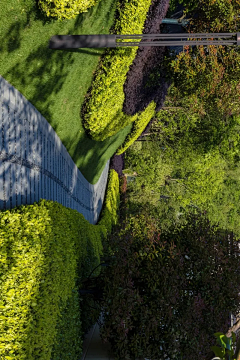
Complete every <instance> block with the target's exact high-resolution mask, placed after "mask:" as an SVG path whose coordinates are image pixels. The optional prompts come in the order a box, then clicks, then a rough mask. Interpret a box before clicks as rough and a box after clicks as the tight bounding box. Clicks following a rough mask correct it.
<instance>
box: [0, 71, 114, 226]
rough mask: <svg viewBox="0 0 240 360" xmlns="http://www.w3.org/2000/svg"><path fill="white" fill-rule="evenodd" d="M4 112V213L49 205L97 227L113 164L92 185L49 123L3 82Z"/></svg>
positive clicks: (0, 133) (0, 117)
mask: <svg viewBox="0 0 240 360" xmlns="http://www.w3.org/2000/svg"><path fill="white" fill-rule="evenodd" d="M0 106H1V114H0V211H1V210H9V209H12V208H14V207H16V206H19V205H31V204H33V203H34V202H38V201H40V199H46V200H52V201H57V202H58V203H60V204H62V205H63V206H66V207H69V208H71V209H73V210H77V211H78V212H79V213H81V214H83V216H84V217H85V219H86V220H88V221H89V222H90V223H91V224H96V223H97V221H98V218H99V215H100V211H101V209H102V204H103V201H104V196H105V190H106V185H107V180H108V170H109V163H110V160H108V162H107V164H106V166H105V168H104V170H103V172H102V174H101V177H100V179H99V181H98V182H97V184H95V185H92V184H90V183H89V182H88V181H87V180H86V179H85V178H84V176H83V175H82V173H81V172H80V171H79V170H78V168H77V166H76V165H75V163H74V162H73V160H72V158H71V156H70V155H69V153H68V152H67V150H66V148H65V146H64V145H63V144H62V142H61V140H60V139H59V137H58V136H57V134H56V133H55V131H54V130H53V128H52V127H51V125H50V124H49V123H48V122H47V120H46V119H45V118H44V117H43V116H42V115H41V114H40V113H39V112H38V110H37V109H36V108H35V107H34V106H33V105H32V104H31V103H30V102H29V101H28V100H27V99H26V98H25V97H24V96H23V95H22V94H21V93H20V92H19V91H17V90H16V89H15V88H14V87H13V86H11V85H10V84H9V83H8V82H7V81H6V80H5V79H4V78H3V77H2V76H0Z"/></svg>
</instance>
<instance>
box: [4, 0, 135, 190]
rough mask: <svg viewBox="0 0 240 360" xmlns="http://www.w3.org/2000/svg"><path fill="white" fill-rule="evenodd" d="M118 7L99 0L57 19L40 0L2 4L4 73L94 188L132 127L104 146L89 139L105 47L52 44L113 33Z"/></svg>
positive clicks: (110, 0)
mask: <svg viewBox="0 0 240 360" xmlns="http://www.w3.org/2000/svg"><path fill="white" fill-rule="evenodd" d="M116 5H117V1H116V0H99V2H98V4H97V5H95V6H94V7H92V8H90V9H89V10H88V12H87V13H82V14H80V15H79V16H78V17H77V18H76V19H72V20H64V21H57V20H49V19H47V18H45V17H44V16H43V15H42V14H41V12H40V11H39V10H38V6H37V1H36V0H17V1H16V0H8V1H3V2H1V3H0V22H1V31H0V75H1V76H3V77H4V78H5V79H6V80H7V81H8V82H9V83H10V84H11V85H13V86H14V87H16V88H17V89H18V90H19V91H20V92H21V93H22V94H23V95H24V96H25V97H26V98H27V99H28V100H29V101H30V102H31V103H32V104H33V105H34V106H35V107H36V108H37V110H38V111H39V112H40V113H41V114H42V115H43V116H44V117H45V118H46V120H47V121H48V122H49V123H50V124H51V126H52V127H53V128H54V130H55V131H56V133H57V135H58V136H59V138H60V139H61V141H62V142H63V144H64V146H65V147H66V149H67V150H68V152H69V154H70V156H71V157H72V159H73V161H74V162H75V164H76V165H77V166H78V168H79V170H80V171H81V172H82V174H83V175H84V176H85V178H86V179H87V180H88V181H89V182H90V183H92V184H95V183H96V182H97V181H98V179H99V177H100V175H101V173H102V171H103V169H104V167H105V164H106V162H107V160H108V159H109V158H110V157H111V156H112V155H113V154H114V153H115V151H116V149H117V148H118V147H119V146H120V145H121V144H122V143H123V141H124V139H125V137H126V136H127V134H128V133H129V132H130V130H131V127H132V125H129V126H128V127H126V128H125V129H123V130H122V131H120V132H119V133H118V134H116V135H115V136H112V137H111V138H109V139H106V140H105V141H103V142H97V141H93V140H91V139H90V138H88V137H87V135H86V134H85V132H84V129H83V126H82V119H81V107H82V104H83V102H84V97H85V95H86V94H87V92H88V90H89V88H90V85H91V81H92V78H93V73H94V71H95V69H96V68H97V65H98V62H99V59H100V56H101V55H102V54H103V53H104V52H105V49H76V50H69V51H66V50H51V49H48V41H49V39H50V38H51V36H53V35H68V34H72V35H75V34H79V35H81V34H108V33H109V29H110V28H111V27H112V26H113V24H114V16H115V10H116Z"/></svg>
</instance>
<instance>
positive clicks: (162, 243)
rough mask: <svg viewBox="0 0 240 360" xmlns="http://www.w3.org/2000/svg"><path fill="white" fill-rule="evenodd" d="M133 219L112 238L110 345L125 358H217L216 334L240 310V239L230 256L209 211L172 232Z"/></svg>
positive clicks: (107, 276) (107, 283)
mask: <svg viewBox="0 0 240 360" xmlns="http://www.w3.org/2000/svg"><path fill="white" fill-rule="evenodd" d="M125 221H126V223H125V226H124V227H122V229H121V228H117V227H116V228H115V230H114V231H113V232H112V235H111V236H110V237H109V239H108V240H109V245H110V246H111V248H112V249H114V250H115V256H116V257H115V259H114V261H113V262H112V264H111V266H108V267H107V268H106V270H105V271H104V276H102V277H101V280H99V286H102V288H103V302H102V303H101V305H102V309H103V315H104V323H103V324H101V326H100V336H101V338H102V340H103V341H104V342H106V341H109V342H110V344H111V346H112V350H113V352H114V356H115V359H117V360H120V359H121V360H122V359H126V360H127V359H136V358H140V357H145V358H148V359H151V360H154V359H164V358H165V355H164V354H166V355H167V357H169V358H170V359H175V358H176V359H184V360H192V359H195V358H196V359H198V360H208V359H209V360H210V359H211V358H212V357H214V353H213V352H212V351H211V350H210V347H211V346H214V345H216V340H215V337H214V333H216V332H219V331H220V332H224V333H226V332H227V330H228V328H229V327H230V323H229V313H230V312H232V313H233V314H236V313H237V311H238V310H239V309H238V308H239V296H238V293H239V289H238V287H239V283H240V266H239V256H235V254H236V253H237V251H238V247H237V242H236V241H235V238H234V237H233V242H232V243H233V245H232V247H231V252H230V254H229V249H230V247H229V245H228V236H229V234H228V233H227V232H226V231H225V232H224V231H222V230H221V229H218V228H217V227H216V226H211V224H210V222H209V220H208V219H207V217H206V215H205V214H202V213H197V214H196V213H194V214H193V213H189V214H188V215H187V221H186V223H185V225H181V227H180V225H179V227H172V228H170V229H169V230H168V232H166V233H163V232H161V228H160V224H158V222H157V220H156V219H154V218H152V217H151V216H150V215H148V214H146V213H139V215H136V216H129V217H128V218H127V219H126V220H125ZM185 292H186V293H185Z"/></svg>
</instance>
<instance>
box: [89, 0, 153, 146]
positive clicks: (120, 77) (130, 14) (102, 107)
mask: <svg viewBox="0 0 240 360" xmlns="http://www.w3.org/2000/svg"><path fill="white" fill-rule="evenodd" d="M150 4H151V0H139V1H136V0H130V1H128V2H123V3H121V2H119V4H118V12H117V15H116V18H117V20H116V24H115V29H114V30H113V34H123V35H124V34H141V33H142V31H143V27H144V22H145V19H146V16H147V12H148V10H149V7H150ZM126 41H132V39H127V40H126ZM136 51H137V47H136V46H135V47H125V48H124V47H123V48H120V47H119V48H114V49H107V51H106V55H105V56H104V58H103V60H102V61H101V62H100V64H99V68H98V70H97V71H96V73H97V75H96V77H95V78H94V81H93V83H92V87H91V90H90V93H89V94H88V96H87V97H86V102H85V104H84V105H83V108H82V118H83V125H84V127H85V129H86V133H87V134H88V135H89V136H90V137H92V138H93V139H94V140H97V141H103V140H105V139H106V138H108V137H110V136H113V135H115V134H116V133H117V132H118V131H119V130H121V129H123V128H124V127H126V126H127V125H129V124H131V123H132V122H134V121H135V120H136V119H137V117H138V114H136V115H134V116H133V117H131V116H129V115H126V114H124V113H123V112H122V106H123V102H124V92H123V85H124V82H125V80H126V74H127V72H128V70H129V67H130V66H131V64H132V62H133V60H134V58H135V55H136Z"/></svg>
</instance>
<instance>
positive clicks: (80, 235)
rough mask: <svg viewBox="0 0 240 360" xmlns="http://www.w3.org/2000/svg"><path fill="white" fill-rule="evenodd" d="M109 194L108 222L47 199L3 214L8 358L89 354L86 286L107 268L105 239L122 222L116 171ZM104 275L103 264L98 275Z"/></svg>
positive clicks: (1, 270) (0, 263)
mask: <svg viewBox="0 0 240 360" xmlns="http://www.w3.org/2000/svg"><path fill="white" fill-rule="evenodd" d="M106 191H107V192H106V199H105V203H106V208H107V209H105V211H104V210H103V212H102V219H101V224H100V225H92V224H90V223H89V222H88V221H86V220H85V218H84V216H83V215H82V214H80V213H79V212H78V211H76V210H72V209H70V208H67V207H64V206H62V205H61V204H59V203H57V202H56V201H47V200H43V199H41V200H40V201H39V202H38V203H36V202H35V203H34V204H33V205H26V206H24V205H21V206H18V207H16V208H13V209H11V210H6V211H1V212H0V253H1V258H0V282H1V291H0V319H1V322H0V334H1V337H0V358H1V359H9V360H10V359H15V360H20V359H21V360H22V359H28V360H31V359H36V358H39V359H42V360H50V359H51V360H59V359H62V360H67V359H69V358H71V359H78V358H79V356H80V355H81V352H82V336H83V331H82V324H81V308H80V306H79V304H80V301H81V298H79V294H78V286H79V285H80V284H81V280H82V279H83V278H85V277H86V276H88V275H89V273H90V272H91V271H92V269H94V268H95V267H96V266H97V265H98V264H99V263H100V256H101V255H103V245H102V240H103V238H104V236H107V234H108V233H109V232H111V225H112V224H116V221H117V218H116V216H117V206H118V205H117V204H118V202H117V199H118V197H119V182H118V175H117V173H116V172H115V171H114V170H110V172H109V183H108V187H107V190H106ZM105 217H106V218H107V219H105ZM100 273H101V268H100V267H98V268H97V269H96V271H95V273H94V274H95V275H99V274H100ZM63 349H64V351H63Z"/></svg>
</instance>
